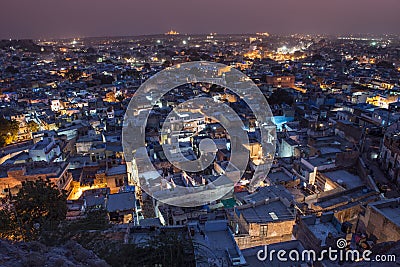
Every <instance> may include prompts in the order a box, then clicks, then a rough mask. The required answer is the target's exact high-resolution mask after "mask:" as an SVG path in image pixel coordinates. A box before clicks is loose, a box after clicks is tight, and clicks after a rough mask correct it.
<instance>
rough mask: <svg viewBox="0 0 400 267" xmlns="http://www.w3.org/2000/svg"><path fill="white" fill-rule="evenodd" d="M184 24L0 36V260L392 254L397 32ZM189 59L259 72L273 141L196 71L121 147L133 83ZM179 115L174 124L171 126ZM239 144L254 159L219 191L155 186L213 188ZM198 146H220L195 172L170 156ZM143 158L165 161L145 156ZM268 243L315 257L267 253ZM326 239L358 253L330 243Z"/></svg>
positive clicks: (360, 262)
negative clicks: (211, 195) (139, 143)
mask: <svg viewBox="0 0 400 267" xmlns="http://www.w3.org/2000/svg"><path fill="white" fill-rule="evenodd" d="M178 31H179V29H171V30H170V31H168V32H166V33H165V34H159V35H143V36H132V37H98V38H94V37H93V38H70V39H36V40H28V39H24V40H14V39H10V40H1V41H0V64H1V66H2V67H1V69H0V90H1V94H0V115H1V116H0V121H1V123H0V146H1V148H0V149H1V153H0V154H1V156H0V266H56V265H58V266H337V265H339V264H340V265H343V266H375V265H374V264H378V263H377V261H381V263H379V264H380V265H382V266H395V265H399V264H400V37H399V36H398V35H390V34H381V35H379V34H353V35H350V34H348V35H322V34H320V35H317V34H314V35H311V34H310V35H308V34H292V35H283V34H282V35H278V34H270V33H267V32H262V33H254V34H217V33H210V34H202V35H200V34H182V33H179V32H178ZM188 62H215V63H221V64H224V65H226V68H225V69H223V70H222V71H221V73H219V74H220V75H225V74H226V77H228V73H229V72H230V71H232V70H239V71H240V72H242V73H243V74H244V75H246V76H247V77H249V79H250V80H251V81H252V82H253V83H254V84H255V85H256V86H257V87H258V89H259V90H260V91H261V93H262V95H263V96H264V97H265V99H266V100H267V101H268V104H269V108H270V110H271V112H272V114H271V120H272V122H273V123H274V131H273V135H274V137H271V140H272V141H271V142H273V143H274V146H273V149H274V151H272V152H271V151H270V152H271V153H270V155H269V154H268V155H266V153H265V150H263V149H264V148H265V145H264V143H263V140H261V139H262V138H261V134H260V127H261V125H260V123H258V122H257V118H256V116H255V114H254V113H253V112H252V110H251V108H249V106H248V103H246V102H245V101H244V99H243V96H241V95H238V94H236V93H235V92H233V91H232V90H230V89H229V88H225V87H223V86H220V85H215V84H211V83H205V82H201V81H199V82H193V81H192V80H191V82H189V83H187V84H185V85H181V86H179V87H176V88H175V89H173V90H171V91H169V92H168V93H167V94H165V95H163V97H162V98H161V99H160V100H157V101H154V102H156V103H153V102H151V103H152V106H150V107H149V106H148V105H143V106H142V107H137V108H135V110H133V112H134V113H132V114H134V116H135V117H140V116H141V114H143V112H144V111H149V114H150V116H149V117H148V118H147V124H146V125H145V131H144V132H145V134H143V135H144V141H145V149H144V152H143V151H141V152H140V151H135V153H134V155H133V157H132V158H131V157H127V156H126V149H125V148H124V146H125V144H124V142H125V141H124V140H123V139H124V137H123V129H124V127H125V124H124V120H125V119H126V116H127V115H126V110H127V108H128V105H129V103H130V101H131V99H133V98H135V96H136V97H137V94H135V93H136V92H137V91H138V90H139V88H140V87H141V86H142V85H143V84H145V83H146V82H147V81H149V80H151V79H152V78H151V77H153V76H154V75H156V74H158V73H161V72H162V71H165V70H170V69H173V68H179V67H180V66H184V63H188ZM193 75H194V74H193ZM224 77H225V76H224ZM227 79H228V78H227ZM146 97H147V98H148V99H149V100H150V101H151V100H152V99H153V98H155V94H152V93H151V91H150V93H149V94H148V95H146ZM203 98H209V99H212V100H213V103H220V104H222V103H223V104H224V105H225V106H228V107H229V108H230V110H231V111H234V112H235V114H236V115H237V117H235V118H234V119H232V118H233V116H232V114H229V112H231V111H229V112H228V111H224V110H222V108H221V110H220V109H218V108H216V109H212V108H210V107H209V106H208V103H206V102H199V99H203ZM196 99H197V100H198V101H197V102H196V101H192V100H196ZM190 101H192V102H190ZM262 108H263V107H262ZM211 113H212V114H211ZM210 114H211V115H210ZM175 120H180V121H181V122H182V128H181V129H173V127H172V128H171V127H170V128H168V125H169V124H168V123H169V122H172V121H175ZM224 121H229V123H231V124H235V123H237V124H238V125H239V124H240V125H241V126H240V127H241V129H243V132H244V133H245V135H246V138H248V142H243V144H238V143H237V140H235V139H237V136H234V135H233V134H232V133H228V131H227V129H225V127H224V123H223V122H224ZM275 126H276V128H275ZM163 127H167V128H168V133H166V132H164V131H163ZM275 129H276V130H275ZM132 138H133V139H135V138H139V137H137V136H136V135H134V134H132ZM207 138H209V139H211V140H213V142H214V145H213V147H211V146H210V147H206V148H205V147H204V145H202V144H204V142H203V141H204V139H207ZM125 139H126V138H125ZM239 140H242V139H241V138H239ZM238 146H240V149H242V150H243V151H244V152H243V154H242V156H243V155H246V156H245V157H246V161H245V162H247V164H246V165H245V166H244V171H243V172H242V173H240V177H239V178H240V179H238V181H237V182H235V183H234V185H233V186H232V187H230V188H228V189H229V190H228V191H229V192H227V193H226V194H224V196H223V197H221V198H218V199H216V200H212V201H209V200H208V199H207V198H205V199H204V203H206V204H201V205H197V206H190V205H171V203H173V202H168V201H167V200H163V199H162V197H161V198H160V196H161V195H162V194H163V192H164V193H165V192H167V193H168V192H171V191H173V190H174V188H178V187H179V188H183V189H184V190H188V191H191V190H196V188H200V187H201V188H203V187H207V186H208V187H211V185H212V184H213V183H214V182H215V181H216V180H218V177H220V176H221V175H224V174H225V172H226V170H227V169H228V168H229V167H228V166H229V164H230V161H231V156H232V158H233V154H234V152H233V151H232V150H233V149H234V148H236V149H238V148H237V147H238ZM207 149H208V150H207ZM178 150H179V151H178ZM205 150H207V151H209V152H210V153H211V152H213V153H215V157H214V158H212V160H211V161H212V162H210V163H211V164H209V165H208V166H207V167H206V168H203V169H202V171H198V172H190V171H185V170H183V169H182V168H181V169H180V168H178V167H177V166H178V165H179V164H178V165H177V164H174V161H175V163H176V162H178V163H179V162H181V161H182V158H181V157H183V158H184V159H186V160H189V161H190V160H191V161H195V160H196V159H198V158H200V156H201V154H202V153H203V152H204V151H205ZM178 152H179V153H178ZM178 154H179V155H178ZM143 157H146V158H149V160H150V161H151V164H152V165H153V166H154V168H155V169H156V170H157V171H154V172H150V171H149V172H143V171H141V169H142V167H143V166H144V165H145V163H144V160H143ZM265 158H267V159H270V160H271V162H270V166H268V167H269V171H265V172H263V173H261V176H260V177H262V181H261V183H260V184H257V186H256V187H254V186H252V183H251V181H252V178H253V176H254V175H255V172H256V170H257V166H259V165H260V162H262V161H263V160H264V159H265ZM171 161H172V162H171ZM147 187H151V188H153V189H152V191H151V192H149V190H147ZM154 190H155V191H154ZM156 196H159V197H156ZM160 199H161V200H163V201H160ZM188 199H189V200H190V197H188ZM189 200H187V201H189ZM180 201H182V199H180ZM339 241H341V242H344V244H345V245H343V246H342V245H339V244H341V243H340V242H339ZM266 246H268V251H272V250H274V251H279V250H282V249H285V250H286V251H289V250H295V251H297V252H298V254H296V255H297V256H298V255H302V252H304V251H305V252H307V253H309V251H310V250H312V251H314V252H315V253H316V255H321V258H319V257H317V258H315V257H314V258H313V257H311V256H312V255H311V256H310V255H308V257H305V258H301V257H297V258H296V257H293V258H292V257H291V256H293V255H290V256H289V257H288V258H287V261H282V260H281V259H280V258H279V257H278V258H277V256H276V255H275V256H273V257H271V258H268V260H265V259H264V260H261V259H260V255H261V254H262V253H261V254H260V251H263V250H264V248H266ZM328 248H329V249H330V248H334V249H336V251H344V253H346V252H352V253H355V252H357V255H363V256H362V257H361V256H360V257H354V255H353V258H351V257H350V258H349V257H346V258H343V257H337V258H335V259H332V258H330V257H328V255H327V254H326V255H324V253H323V251H324V250H327V249H328ZM264 252H265V251H264ZM321 252H322V253H321ZM365 252H370V253H369V255H367V256H368V257H367V256H366V253H365ZM265 254H266V252H265ZM288 254H289V253H288ZM291 254H292V253H291ZM293 254H295V253H293ZM303 254H304V253H303ZM278 255H279V253H278ZM281 256H282V257H283V256H284V255H281ZM286 257H287V256H286ZM371 261H373V262H374V263H371Z"/></svg>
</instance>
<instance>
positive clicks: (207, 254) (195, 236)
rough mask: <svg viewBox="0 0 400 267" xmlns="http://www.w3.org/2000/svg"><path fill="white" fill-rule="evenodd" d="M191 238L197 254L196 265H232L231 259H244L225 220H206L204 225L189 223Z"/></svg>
mask: <svg viewBox="0 0 400 267" xmlns="http://www.w3.org/2000/svg"><path fill="white" fill-rule="evenodd" d="M188 227H189V229H190V232H191V233H192V240H193V244H194V247H195V254H196V255H197V257H196V258H197V259H198V260H197V266H201V267H203V266H204V267H206V266H207V267H208V266H214V265H213V264H211V263H214V264H216V265H215V266H232V265H231V261H232V260H233V259H234V260H235V262H240V263H241V265H244V264H246V261H245V259H244V257H243V255H242V253H241V251H240V250H239V248H238V246H237V244H236V241H235V239H234V237H233V234H232V232H231V230H230V229H229V227H228V222H227V221H225V220H216V221H207V222H206V223H205V224H204V225H203V224H199V223H197V222H196V223H189V224H188Z"/></svg>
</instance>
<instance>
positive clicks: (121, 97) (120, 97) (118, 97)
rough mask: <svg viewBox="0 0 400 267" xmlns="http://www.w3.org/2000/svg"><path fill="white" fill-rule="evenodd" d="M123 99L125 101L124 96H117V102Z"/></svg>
mask: <svg viewBox="0 0 400 267" xmlns="http://www.w3.org/2000/svg"><path fill="white" fill-rule="evenodd" d="M124 99H125V96H124V94H119V95H118V96H117V100H118V101H119V102H122V101H124Z"/></svg>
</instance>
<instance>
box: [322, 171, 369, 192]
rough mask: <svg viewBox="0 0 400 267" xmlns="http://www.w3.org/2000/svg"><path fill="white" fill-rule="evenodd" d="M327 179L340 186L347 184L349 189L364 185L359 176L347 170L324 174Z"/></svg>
mask: <svg viewBox="0 0 400 267" xmlns="http://www.w3.org/2000/svg"><path fill="white" fill-rule="evenodd" d="M323 174H324V175H325V176H326V177H328V178H329V179H331V180H332V181H334V182H336V183H338V184H342V183H344V184H346V186H347V188H348V189H351V188H355V187H358V186H362V185H364V183H363V181H362V180H361V178H360V177H359V176H358V175H355V174H352V173H350V172H348V171H346V170H336V171H331V172H324V173H323Z"/></svg>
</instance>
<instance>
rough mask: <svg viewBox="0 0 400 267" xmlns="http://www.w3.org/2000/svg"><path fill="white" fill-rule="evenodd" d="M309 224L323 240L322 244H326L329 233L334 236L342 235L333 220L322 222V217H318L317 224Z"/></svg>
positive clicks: (313, 231) (312, 230) (314, 232)
mask: <svg viewBox="0 0 400 267" xmlns="http://www.w3.org/2000/svg"><path fill="white" fill-rule="evenodd" d="M307 226H308V228H309V229H310V230H311V232H312V233H313V234H314V235H315V236H316V237H317V238H318V239H319V240H321V241H322V242H321V246H325V245H326V244H325V241H326V238H327V237H328V234H329V233H331V234H332V235H333V236H334V237H337V236H340V235H341V232H339V231H338V230H337V229H336V227H335V226H334V225H333V224H332V222H321V220H320V218H317V219H316V221H315V224H308V225H307Z"/></svg>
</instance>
